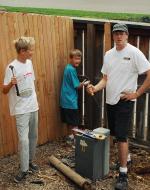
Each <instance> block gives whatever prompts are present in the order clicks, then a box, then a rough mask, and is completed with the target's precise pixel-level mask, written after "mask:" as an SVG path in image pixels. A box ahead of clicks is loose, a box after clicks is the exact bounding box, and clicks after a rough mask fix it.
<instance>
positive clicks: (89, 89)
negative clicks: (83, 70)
mask: <svg viewBox="0 0 150 190" xmlns="http://www.w3.org/2000/svg"><path fill="white" fill-rule="evenodd" d="M86 91H87V92H88V93H89V94H90V95H91V96H93V95H94V93H95V87H94V86H93V85H92V84H89V85H88V86H87V87H86Z"/></svg>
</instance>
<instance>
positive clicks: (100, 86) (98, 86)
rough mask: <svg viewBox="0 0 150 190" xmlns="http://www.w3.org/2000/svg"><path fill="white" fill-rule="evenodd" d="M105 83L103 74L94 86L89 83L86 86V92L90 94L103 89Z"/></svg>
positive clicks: (105, 78)
mask: <svg viewBox="0 0 150 190" xmlns="http://www.w3.org/2000/svg"><path fill="white" fill-rule="evenodd" d="M106 83H107V75H103V78H102V79H101V80H100V81H99V83H98V84H96V85H95V86H93V85H92V84H89V85H88V86H87V88H86V89H87V92H88V93H89V94H91V95H94V93H96V92H98V91H100V90H102V89H104V88H105V87H106Z"/></svg>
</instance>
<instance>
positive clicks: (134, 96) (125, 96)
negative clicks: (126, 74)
mask: <svg viewBox="0 0 150 190" xmlns="http://www.w3.org/2000/svg"><path fill="white" fill-rule="evenodd" d="M138 97H139V95H138V93H137V92H132V93H129V92H123V93H122V95H121V99H122V100H125V101H128V100H134V99H137V98H138Z"/></svg>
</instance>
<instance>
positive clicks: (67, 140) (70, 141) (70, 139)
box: [66, 135, 74, 145]
mask: <svg viewBox="0 0 150 190" xmlns="http://www.w3.org/2000/svg"><path fill="white" fill-rule="evenodd" d="M66 143H67V144H69V145H71V144H74V136H73V135H70V136H68V137H66Z"/></svg>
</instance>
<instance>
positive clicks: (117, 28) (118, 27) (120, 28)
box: [112, 23, 128, 33]
mask: <svg viewBox="0 0 150 190" xmlns="http://www.w3.org/2000/svg"><path fill="white" fill-rule="evenodd" d="M116 31H123V32H127V33H128V27H127V25H126V24H122V23H118V24H115V25H114V26H113V30H112V32H116Z"/></svg>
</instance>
